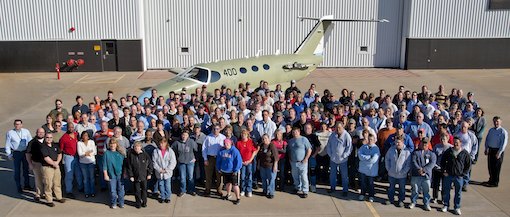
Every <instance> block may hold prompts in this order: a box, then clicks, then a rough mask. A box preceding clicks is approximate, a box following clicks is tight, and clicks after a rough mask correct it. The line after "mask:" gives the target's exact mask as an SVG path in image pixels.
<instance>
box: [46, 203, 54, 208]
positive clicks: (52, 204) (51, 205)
mask: <svg viewBox="0 0 510 217" xmlns="http://www.w3.org/2000/svg"><path fill="white" fill-rule="evenodd" d="M46 205H48V206H49V207H54V206H55V204H54V203H47V204H46Z"/></svg>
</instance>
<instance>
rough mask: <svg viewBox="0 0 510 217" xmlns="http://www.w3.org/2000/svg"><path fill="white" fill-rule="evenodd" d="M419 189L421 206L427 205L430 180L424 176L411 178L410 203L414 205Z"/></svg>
mask: <svg viewBox="0 0 510 217" xmlns="http://www.w3.org/2000/svg"><path fill="white" fill-rule="evenodd" d="M420 189H421V191H422V192H423V205H425V206H427V205H429V201H430V179H427V178H425V176H412V177H411V203H414V204H416V201H417V200H418V195H419V194H420Z"/></svg>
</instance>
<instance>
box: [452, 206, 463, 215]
mask: <svg viewBox="0 0 510 217" xmlns="http://www.w3.org/2000/svg"><path fill="white" fill-rule="evenodd" d="M454 213H455V215H462V213H461V212H460V209H459V208H457V209H455V211H454Z"/></svg>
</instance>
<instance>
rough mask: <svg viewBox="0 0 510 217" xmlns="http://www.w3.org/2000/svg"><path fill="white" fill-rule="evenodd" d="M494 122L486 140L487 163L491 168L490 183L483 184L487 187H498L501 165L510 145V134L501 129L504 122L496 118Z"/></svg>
mask: <svg viewBox="0 0 510 217" xmlns="http://www.w3.org/2000/svg"><path fill="white" fill-rule="evenodd" d="M492 121H493V122H494V127H493V128H491V129H490V130H489V133H488V134H487V138H486V139H485V155H487V163H488V168H489V181H487V182H484V183H483V184H484V185H485V186H487V187H498V185H499V173H500V172H501V165H503V157H504V154H505V148H506V145H507V144H508V132H507V131H506V130H505V129H504V128H503V127H501V124H502V122H503V121H502V120H501V118H500V117H498V116H495V117H494V118H493V119H492Z"/></svg>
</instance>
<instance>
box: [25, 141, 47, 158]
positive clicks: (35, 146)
mask: <svg viewBox="0 0 510 217" xmlns="http://www.w3.org/2000/svg"><path fill="white" fill-rule="evenodd" d="M43 141H44V140H43ZM42 145H43V144H42V143H41V142H39V140H38V139H37V138H33V139H32V140H30V142H28V146H27V153H28V154H32V161H34V162H38V163H42V162H43V161H44V160H43V157H42V153H41V146H42Z"/></svg>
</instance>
